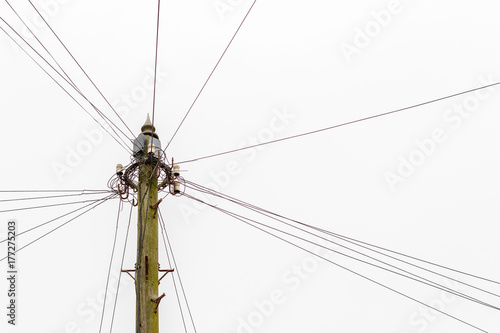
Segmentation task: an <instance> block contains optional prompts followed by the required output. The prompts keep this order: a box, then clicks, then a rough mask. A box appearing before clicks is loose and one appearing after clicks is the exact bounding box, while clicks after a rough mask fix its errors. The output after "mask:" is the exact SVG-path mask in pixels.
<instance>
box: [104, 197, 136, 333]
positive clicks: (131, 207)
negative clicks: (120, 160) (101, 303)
mask: <svg viewBox="0 0 500 333" xmlns="http://www.w3.org/2000/svg"><path fill="white" fill-rule="evenodd" d="M133 208H134V206H132V205H130V215H129V217H128V226H127V234H126V235H125V245H124V246H123V255H122V263H121V265H120V274H119V275H118V284H117V286H116V297H115V304H114V306H113V315H112V316H111V326H110V328H109V332H110V333H111V332H112V331H113V323H114V320H115V311H116V303H117V301H118V292H119V291H120V282H121V279H122V274H121V271H122V270H123V261H124V259H125V250H126V249H127V241H128V232H129V229H130V221H131V220H132V210H133Z"/></svg>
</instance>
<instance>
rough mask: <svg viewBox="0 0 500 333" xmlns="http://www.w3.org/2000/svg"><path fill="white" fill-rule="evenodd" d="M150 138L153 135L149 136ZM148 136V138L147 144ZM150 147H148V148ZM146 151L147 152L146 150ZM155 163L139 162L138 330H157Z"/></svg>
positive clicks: (152, 332)
mask: <svg viewBox="0 0 500 333" xmlns="http://www.w3.org/2000/svg"><path fill="white" fill-rule="evenodd" d="M147 137H148V138H151V136H147ZM148 141H149V140H146V147H147V144H148ZM146 150H147V149H146ZM144 154H145V155H147V152H146V151H145V152H144ZM156 166H157V165H156V163H144V164H141V165H140V166H139V184H138V209H139V211H138V222H137V264H136V265H137V266H136V278H135V284H136V297H137V300H136V332H137V333H158V331H159V322H158V305H159V299H158V297H159V296H158V211H157V203H158V178H157V175H156Z"/></svg>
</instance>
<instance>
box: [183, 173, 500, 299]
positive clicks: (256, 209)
mask: <svg viewBox="0 0 500 333" xmlns="http://www.w3.org/2000/svg"><path fill="white" fill-rule="evenodd" d="M186 187H188V188H191V189H194V190H197V191H200V192H202V193H207V194H210V195H213V196H216V197H219V198H222V199H225V200H227V201H230V202H232V203H235V204H237V205H239V206H241V207H244V208H247V209H250V210H252V211H254V212H256V213H258V214H261V215H264V216H266V217H268V218H271V219H273V220H275V221H278V222H280V223H283V224H285V225H288V226H290V227H292V228H295V229H298V230H300V231H303V232H305V233H307V234H310V235H313V236H315V237H318V238H320V239H322V240H325V241H327V242H329V243H332V244H335V245H337V246H340V247H342V248H345V249H348V250H349V251H352V252H354V253H357V254H360V255H362V256H365V257H368V258H370V259H372V260H375V261H378V262H381V263H384V264H386V265H388V266H390V267H393V268H396V269H398V270H401V271H403V272H405V273H408V274H411V275H413V276H417V275H416V274H413V273H411V272H408V271H406V270H404V269H401V268H399V267H396V266H394V265H391V264H388V263H386V262H384V261H381V260H379V259H376V258H373V257H371V256H369V255H367V254H365V253H362V252H360V251H357V250H353V249H351V248H349V247H347V246H345V245H342V244H339V243H337V242H334V241H332V240H330V239H328V238H325V237H322V236H319V235H317V234H315V233H312V232H310V231H307V230H304V229H302V228H300V227H297V226H295V225H292V224H290V223H287V222H285V221H283V220H281V219H279V218H277V217H274V216H280V215H278V214H275V213H272V212H270V211H267V210H265V209H263V208H259V207H257V206H254V205H251V204H249V203H246V202H243V201H241V200H238V199H235V198H233V197H230V196H228V195H225V194H222V193H220V192H217V191H215V190H211V189H209V188H205V187H203V186H201V185H198V184H195V183H192V182H190V181H186ZM280 218H283V219H286V220H288V221H291V222H293V223H296V224H299V225H303V226H307V227H309V228H311V229H313V230H315V231H319V232H323V231H321V230H318V229H319V228H316V227H313V226H310V225H308V224H305V223H302V222H298V221H296V220H292V219H290V218H286V217H283V216H280ZM323 233H325V232H323ZM325 234H327V235H330V236H333V237H335V238H337V239H340V240H342V241H345V242H347V243H351V244H353V245H356V246H359V247H361V248H364V249H366V250H369V251H372V252H375V253H377V254H380V255H383V256H385V257H388V258H391V259H393V260H397V261H399V262H402V263H405V264H407V265H410V266H413V267H415V268H418V269H421V270H424V271H426V272H429V273H432V274H434V275H438V276H441V277H444V278H447V279H450V280H452V281H455V282H458V283H460V284H462V285H465V286H468V287H471V288H474V289H476V290H479V291H482V292H484V293H487V294H490V295H493V296H496V297H500V295H499V294H496V293H494V292H491V291H488V290H485V289H483V288H480V287H477V286H474V285H472V284H469V283H466V282H464V281H461V280H458V279H456V278H453V277H451V276H447V275H444V274H441V273H439V272H435V271H433V270H430V269H428V268H425V267H422V266H419V265H416V264H414V263H411V262H408V261H405V260H403V259H400V258H397V257H394V256H391V255H388V254H386V253H383V252H380V251H377V250H374V249H371V248H369V247H366V246H363V245H360V244H357V243H355V242H353V241H350V240H346V239H343V238H341V237H339V236H336V235H335V234H333V233H330V232H328V233H325ZM424 280H426V281H430V280H428V279H424ZM433 283H434V282H433Z"/></svg>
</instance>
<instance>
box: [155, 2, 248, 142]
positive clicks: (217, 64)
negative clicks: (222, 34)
mask: <svg viewBox="0 0 500 333" xmlns="http://www.w3.org/2000/svg"><path fill="white" fill-rule="evenodd" d="M256 2H257V0H254V2H253V3H252V5H251V6H250V9H248V12H247V13H246V15H245V17H244V18H243V20H242V21H241V23H240V25H239V26H238V29H236V32H235V33H234V35H233V37H232V38H231V40H230V41H229V43H228V44H227V46H226V48H225V49H224V52H222V55H221V56H220V58H219V60H218V61H217V63H216V64H215V66H214V68H213V69H212V71H211V72H210V75H209V76H208V78H207V79H206V81H205V83H204V84H203V86H202V87H201V89H200V91H199V92H198V94H197V95H196V98H195V99H194V101H193V103H192V104H191V106H190V107H189V109H188V111H187V113H186V114H185V115H184V118H182V121H181V123H180V124H179V126H178V127H177V129H176V130H175V132H174V135H172V137H171V138H170V141H168V143H167V146H166V147H165V149H163V152H165V151H166V150H167V148H168V146H170V143H172V140H173V139H174V137H175V136H176V135H177V132H178V131H179V129H180V128H181V126H182V124H183V123H184V120H186V118H187V116H188V115H189V113H190V112H191V110H192V109H193V106H194V104H195V103H196V101H197V100H198V97H200V95H201V93H202V92H203V89H205V86H206V85H207V83H208V81H209V80H210V78H211V77H212V74H213V73H214V72H215V70H216V69H217V66H219V63H220V62H221V60H222V58H223V57H224V55H225V54H226V52H227V50H228V49H229V46H231V43H232V42H233V40H234V38H235V37H236V34H237V33H238V31H240V28H241V26H242V25H243V23H244V22H245V20H246V19H247V16H248V14H250V11H251V10H252V8H253V6H254V5H255V3H256Z"/></svg>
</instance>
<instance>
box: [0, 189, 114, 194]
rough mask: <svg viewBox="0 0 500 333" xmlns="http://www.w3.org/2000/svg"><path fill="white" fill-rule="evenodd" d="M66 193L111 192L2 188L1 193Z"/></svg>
mask: <svg viewBox="0 0 500 333" xmlns="http://www.w3.org/2000/svg"><path fill="white" fill-rule="evenodd" d="M54 192H55V193H65V192H79V193H80V192H81V193H84V192H110V191H109V190H88V189H83V190H0V193H54Z"/></svg>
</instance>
